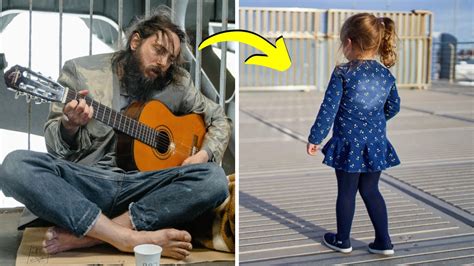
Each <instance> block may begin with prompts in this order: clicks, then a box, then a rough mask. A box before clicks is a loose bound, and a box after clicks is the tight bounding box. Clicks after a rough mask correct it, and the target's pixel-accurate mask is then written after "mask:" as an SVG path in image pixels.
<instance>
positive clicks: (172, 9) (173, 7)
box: [171, 0, 176, 23]
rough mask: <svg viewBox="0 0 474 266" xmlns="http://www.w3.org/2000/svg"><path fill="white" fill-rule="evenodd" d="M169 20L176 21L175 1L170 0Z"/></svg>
mask: <svg viewBox="0 0 474 266" xmlns="http://www.w3.org/2000/svg"><path fill="white" fill-rule="evenodd" d="M171 21H173V22H175V23H176V1H175V0H171Z"/></svg>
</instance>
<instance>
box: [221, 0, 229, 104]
mask: <svg viewBox="0 0 474 266" xmlns="http://www.w3.org/2000/svg"><path fill="white" fill-rule="evenodd" d="M228 6H229V2H228V0H222V18H221V20H222V31H226V30H227V16H228V14H227V13H228ZM226 70H227V42H223V43H221V65H220V74H219V78H220V82H219V88H220V90H219V95H220V96H219V104H220V105H221V106H222V107H225V99H226V95H225V92H226Z"/></svg>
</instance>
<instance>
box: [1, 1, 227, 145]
mask: <svg viewBox="0 0 474 266" xmlns="http://www.w3.org/2000/svg"><path fill="white" fill-rule="evenodd" d="M57 1H58V2H56V1H53V2H51V1H46V0H44V1H39V0H35V1H33V0H28V2H26V3H9V5H7V6H8V7H9V10H8V11H7V12H4V10H2V7H3V3H4V2H3V1H2V0H0V19H1V20H0V22H2V23H0V26H2V27H4V26H5V25H3V24H8V23H9V22H10V21H11V19H10V20H8V19H5V18H4V17H3V15H4V14H6V13H7V14H11V11H13V10H12V9H14V7H16V8H17V9H16V10H14V11H15V12H16V11H18V12H23V11H29V36H28V40H29V51H28V55H29V57H28V58H29V59H28V67H30V68H31V67H32V62H31V61H32V50H34V49H32V48H33V47H34V45H35V44H34V43H32V35H33V32H32V31H33V27H32V25H33V24H34V22H33V11H35V7H36V8H37V9H39V10H42V11H44V10H45V9H47V10H54V8H56V10H57V13H58V15H59V16H58V24H57V25H51V26H52V27H56V26H57V27H59V34H58V42H59V51H57V53H59V62H58V73H59V71H60V70H61V68H62V64H63V61H64V57H63V14H64V12H65V10H66V8H68V9H67V10H68V12H71V11H70V10H71V8H70V7H65V6H64V3H65V1H64V0H57ZM192 1H196V3H197V11H196V12H197V14H196V20H197V23H196V33H197V34H198V35H200V34H201V32H202V23H200V21H202V18H203V14H202V12H203V10H202V9H203V0H192ZM98 2H99V3H98ZM151 2H152V1H149V0H145V1H144V6H143V7H144V13H145V14H150V11H151V9H152V8H153V7H155V5H153V4H152V3H151ZM169 2H170V6H171V9H172V12H173V18H174V19H176V20H180V22H182V23H181V24H180V26H181V27H182V28H183V29H185V25H184V16H185V15H186V8H187V4H188V2H190V1H184V0H179V1H177V0H171V1H169ZM86 3H87V7H88V10H86V9H87V7H85V6H86ZM216 3H217V2H216ZM227 3H228V1H227V0H226V1H224V2H223V4H222V6H221V7H222V11H221V12H222V15H221V19H222V22H223V26H224V27H223V29H224V30H225V26H226V25H227V20H228V12H227V11H228V10H227V9H228V8H229V6H228V4H227ZM76 4H78V5H79V6H80V7H81V8H82V9H81V12H82V15H80V16H81V18H82V19H83V20H84V22H86V24H87V25H88V27H89V39H88V40H83V41H84V42H86V41H88V42H89V49H88V54H89V55H92V54H93V53H94V51H93V43H92V41H93V35H94V34H97V35H98V36H99V37H100V35H101V34H102V33H107V34H109V33H110V32H111V31H112V33H111V35H110V34H109V35H110V36H108V35H107V36H106V39H112V40H108V41H110V43H108V44H109V45H110V46H111V47H113V48H114V49H115V50H117V49H121V48H122V46H123V43H124V42H123V36H124V34H123V31H122V28H121V27H122V26H123V25H124V23H123V20H124V16H125V15H126V14H129V13H130V12H128V13H127V12H125V11H127V10H126V7H124V4H127V7H128V8H130V7H134V6H133V5H134V3H133V4H132V3H130V2H124V1H123V0H116V1H115V2H112V1H110V3H109V4H110V8H108V11H110V12H109V13H113V15H114V16H116V17H115V18H113V19H109V21H108V23H109V24H110V25H107V28H106V29H105V28H104V29H102V27H103V26H104V25H102V24H107V23H102V21H100V19H99V18H100V17H102V18H105V17H103V16H101V15H99V14H98V13H100V12H103V10H101V11H97V10H95V9H94V8H96V9H97V7H98V6H100V8H105V7H104V6H103V5H102V2H101V1H100V0H95V1H94V0H89V1H88V2H78V3H76ZM142 4H143V3H141V2H140V3H138V2H137V6H141V5H142ZM155 4H156V3H155ZM48 5H50V6H48ZM12 6H14V7H12ZM39 7H41V8H39ZM135 7H136V6H135ZM230 8H232V9H233V8H234V7H233V6H231V7H230ZM178 9H179V10H178ZM115 10H116V13H115ZM132 10H135V11H138V10H140V8H132ZM87 11H88V12H87ZM128 11H130V10H128ZM174 11H179V12H180V14H174ZM52 12H55V11H52ZM205 12H209V10H205ZM109 15H110V14H109ZM138 15H139V14H138ZM175 15H178V16H181V17H180V18H175V17H174V16H175ZM12 17H14V16H12ZM199 43H200V41H198V42H196V47H195V49H196V51H198V50H197V46H198V45H199ZM224 49H225V48H224ZM224 49H223V53H224V56H222V57H221V58H222V60H221V61H220V64H221V71H220V73H219V75H220V80H221V82H220V88H219V89H216V87H215V86H214V85H213V83H212V82H211V81H210V79H209V78H208V77H207V75H206V73H205V72H204V70H203V69H202V68H201V60H202V59H201V57H200V56H199V55H200V51H198V52H197V53H196V54H197V56H195V55H194V54H193V53H192V52H191V50H189V49H188V47H187V46H186V47H185V49H183V50H184V53H185V56H186V58H187V59H188V61H189V62H190V63H191V65H192V71H191V72H192V74H194V75H193V77H194V81H195V85H196V88H197V89H199V90H201V91H202V92H203V93H204V94H205V95H206V96H207V97H209V98H210V99H212V100H214V101H216V102H217V103H220V104H221V105H223V106H226V107H228V108H230V106H232V107H233V106H234V105H233V104H232V105H226V103H227V104H229V103H230V101H234V98H233V94H232V95H231V97H230V99H226V96H225V86H226V83H225V77H226V71H225V69H226V56H225V52H226V50H224ZM47 52H52V53H56V51H47ZM84 55H85V54H84ZM79 56H83V55H79ZM6 57H7V61H8V54H7V55H6ZM225 99H226V100H227V101H224V100H225ZM27 109H28V110H27V118H26V119H25V120H26V121H27V123H28V126H27V130H26V131H27V133H28V149H30V138H31V137H30V134H31V132H32V128H31V124H32V116H31V114H32V107H31V104H28V107H27ZM224 109H225V107H224ZM227 113H228V114H231V115H229V116H230V118H231V119H232V120H235V117H234V116H233V113H234V111H233V110H230V111H229V110H227ZM35 126H37V125H35ZM41 127H42V126H41ZM35 131H38V130H35ZM39 131H41V132H42V130H39ZM232 141H234V140H232ZM232 145H233V143H232ZM231 153H232V154H233V149H232V150H231Z"/></svg>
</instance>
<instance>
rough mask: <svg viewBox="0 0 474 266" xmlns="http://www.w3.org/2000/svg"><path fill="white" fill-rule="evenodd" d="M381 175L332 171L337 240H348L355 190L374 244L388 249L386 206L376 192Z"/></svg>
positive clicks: (380, 195) (389, 242)
mask: <svg viewBox="0 0 474 266" xmlns="http://www.w3.org/2000/svg"><path fill="white" fill-rule="evenodd" d="M380 174H381V172H369V173H348V172H344V171H341V170H336V176H337V201H336V219H337V235H336V238H337V240H340V241H343V242H344V241H349V235H350V233H351V227H352V220H353V218H354V211H355V197H356V194H357V191H359V193H360V196H361V197H362V200H363V201H364V204H365V207H366V208H367V212H368V213H369V217H370V220H371V221H372V225H373V226H374V230H375V241H374V243H375V245H376V246H382V247H389V246H390V245H391V241H390V236H389V234H388V218H387V207H386V206H385V201H384V199H383V196H382V194H380V191H379V179H380Z"/></svg>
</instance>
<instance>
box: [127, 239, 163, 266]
mask: <svg viewBox="0 0 474 266" xmlns="http://www.w3.org/2000/svg"><path fill="white" fill-rule="evenodd" d="M133 251H134V252H135V263H136V265H137V266H159V265H160V258H161V251H163V249H162V248H161V247H160V246H158V245H153V244H142V245H138V246H136V247H134V248H133Z"/></svg>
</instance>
